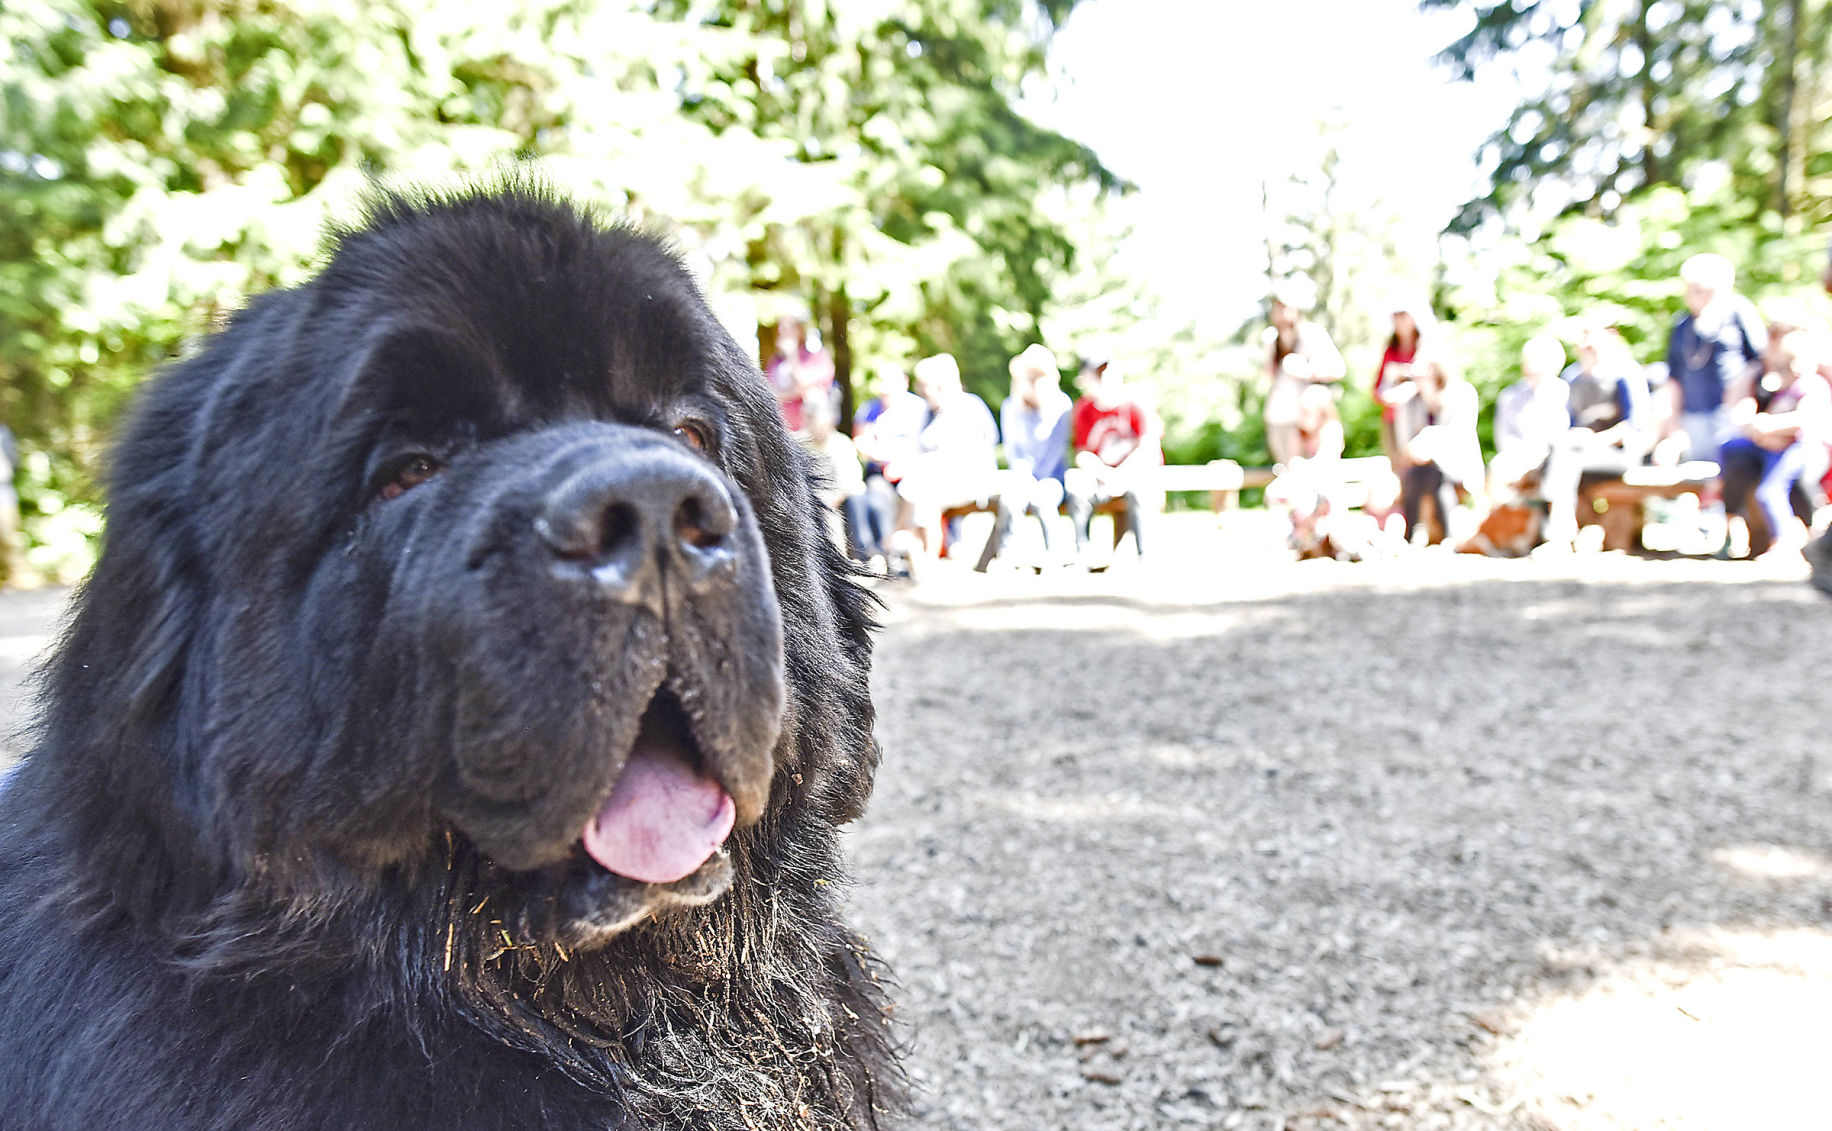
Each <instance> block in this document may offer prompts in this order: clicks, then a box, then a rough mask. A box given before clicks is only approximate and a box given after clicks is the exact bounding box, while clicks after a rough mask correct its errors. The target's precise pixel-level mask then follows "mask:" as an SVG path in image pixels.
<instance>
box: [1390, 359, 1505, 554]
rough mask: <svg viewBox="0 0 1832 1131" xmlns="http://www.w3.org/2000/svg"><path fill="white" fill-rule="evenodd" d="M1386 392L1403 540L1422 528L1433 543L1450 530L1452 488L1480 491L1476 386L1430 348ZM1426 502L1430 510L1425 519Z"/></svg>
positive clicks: (1454, 501) (1453, 510) (1453, 505)
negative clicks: (1390, 407) (1390, 406)
mask: <svg viewBox="0 0 1832 1131" xmlns="http://www.w3.org/2000/svg"><path fill="white" fill-rule="evenodd" d="M1388 395H1389V396H1390V398H1391V399H1392V402H1393V405H1394V408H1395V410H1396V411H1395V417H1394V428H1393V434H1394V446H1395V448H1396V449H1397V458H1396V461H1395V463H1394V471H1395V472H1396V473H1397V474H1398V476H1399V482H1400V512H1401V513H1402V514H1403V515H1404V516H1405V523H1406V539H1407V541H1413V540H1415V539H1416V538H1417V536H1418V534H1419V532H1420V531H1421V530H1423V531H1424V532H1425V538H1426V541H1427V542H1428V543H1430V544H1433V545H1435V544H1437V543H1438V542H1441V541H1443V540H1444V538H1445V537H1446V536H1447V535H1448V534H1449V533H1450V525H1451V516H1452V515H1453V514H1455V513H1456V508H1457V493H1458V491H1459V490H1463V491H1467V492H1469V493H1470V494H1480V492H1481V489H1482V446H1481V443H1480V441H1478V439H1477V438H1476V416H1477V413H1478V411H1479V406H1480V398H1479V397H1478V396H1477V394H1476V387H1475V386H1474V385H1471V384H1470V383H1469V382H1468V381H1466V380H1464V379H1463V377H1462V376H1461V375H1460V374H1458V373H1457V372H1456V371H1455V370H1453V369H1452V368H1451V367H1450V363H1449V361H1448V359H1447V358H1445V357H1444V355H1443V354H1442V353H1441V352H1439V351H1437V350H1435V349H1434V350H1428V351H1424V352H1421V353H1419V354H1418V355H1417V356H1416V357H1415V358H1414V359H1413V361H1412V363H1411V364H1410V365H1409V366H1408V376H1407V377H1406V378H1405V379H1403V380H1401V381H1399V382H1396V383H1395V384H1394V386H1393V387H1392V389H1391V390H1390V391H1389V394H1388ZM1427 505H1429V506H1430V507H1431V508H1432V509H1433V510H1434V511H1435V512H1436V513H1435V515H1433V516H1431V517H1430V518H1429V519H1428V518H1427V515H1426V507H1427Z"/></svg>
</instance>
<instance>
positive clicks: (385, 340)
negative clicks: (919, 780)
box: [47, 188, 873, 947]
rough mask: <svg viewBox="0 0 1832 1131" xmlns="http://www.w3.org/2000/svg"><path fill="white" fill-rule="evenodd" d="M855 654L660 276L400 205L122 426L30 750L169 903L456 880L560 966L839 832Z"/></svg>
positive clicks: (794, 466)
mask: <svg viewBox="0 0 1832 1131" xmlns="http://www.w3.org/2000/svg"><path fill="white" fill-rule="evenodd" d="M866 619H867V618H866V610H865V602H864V599H863V597H862V595H861V594H860V593H859V592H858V591H857V590H856V588H855V587H854V585H853V583H852V582H851V580H850V579H849V577H848V575H847V572H846V568H845V566H844V564H843V563H842V561H841V560H840V559H839V558H838V556H837V555H836V553H835V551H834V549H833V547H832V546H831V545H830V544H829V542H828V541H827V539H826V538H825V536H824V528H823V527H822V525H821V522H820V518H819V514H818V503H817V502H816V501H815V499H814V497H813V495H812V494H811V492H810V490H809V488H808V485H807V480H806V472H805V466H804V463H803V460H802V457H801V455H800V454H799V451H798V449H797V448H796V447H795V445H794V444H793V443H792V442H791V441H790V439H789V438H788V436H787V435H786V433H785V432H784V430H783V427H782V425H781V422H780V419H779V416H778V414H777V411H776V407H775V404H774V401H773V399H772V398H771V397H770V395H769V393H768V391H767V389H766V388H765V386H764V385H763V383H762V381H761V379H760V377H759V375H758V372H757V369H756V366H755V363H754V362H753V361H752V360H751V359H750V358H749V357H747V356H746V355H745V353H744V351H743V350H741V349H740V348H739V347H738V346H737V344H736V343H735V342H734V341H733V340H732V339H731V337H730V336H729V335H728V334H727V333H726V332H725V331H724V330H723V329H721V328H720V326H719V324H718V323H717V321H716V320H715V318H714V317H713V315H712V314H711V312H710V311H709V309H708V308H707V306H706V304H705V302H704V301H703V299H702V298H701V297H700V295H699V293H698V291H697V289H696V288H695V286H694V284H693V282H692V281H691V279H690V278H689V276H688V275H687V274H686V273H685V271H684V270H683V269H682V268H681V266H680V265H679V264H678V263H677V262H676V261H675V260H674V258H673V257H672V256H671V255H670V254H669V253H668V252H667V251H666V250H665V249H663V248H662V247H660V246H658V245H657V244H656V243H655V242H654V241H653V240H651V239H649V238H647V237H644V236H642V235H640V234H638V233H635V232H632V231H630V230H627V229H622V228H616V227H606V226H603V225H601V224H598V223H596V222H595V221H594V220H593V219H592V218H591V217H589V216H587V215H585V214H583V213H581V212H579V211H577V210H576V209H574V208H572V207H569V206H566V205H563V204H559V203H556V202H554V201H553V200H552V199H550V198H549V197H547V196H546V195H545V194H543V193H541V192H539V191H535V190H529V189H525V188H513V189H510V190H508V191H502V192H494V193H483V194H476V195H467V196H462V197H458V198H454V199H448V200H438V201H410V200H404V199H400V198H390V199H387V200H384V201H382V202H380V203H379V204H377V205H376V206H374V208H373V209H372V215H371V218H370V221H369V223H368V224H367V225H366V226H364V227H363V228H361V229H359V230H354V231H351V232H348V233H345V234H343V235H342V236H340V237H339V239H338V240H337V242H336V244H335V246H334V249H333V252H332V255H331V258H330V261H329V263H328V265H327V266H326V267H325V268H324V270H323V271H322V272H321V273H320V274H319V275H318V276H317V277H316V278H315V279H314V280H312V281H311V282H309V283H307V284H305V285H303V286H301V287H298V288H296V289H293V290H289V291H282V292H276V293H273V294H270V295H268V296H265V297H264V298H262V299H259V300H257V301H256V302H255V303H254V304H253V305H251V307H250V308H249V309H248V310H247V311H245V312H244V313H243V314H241V315H240V316H238V317H237V318H236V319H235V320H234V322H233V323H232V324H231V325H230V326H229V327H228V328H227V329H226V330H225V331H223V332H222V333H220V334H218V335H216V336H215V337H214V338H213V339H212V340H211V341H210V342H209V344H208V345H207V346H206V347H205V348H204V349H203V350H202V351H201V352H200V353H198V354H197V355H196V356H195V357H193V358H191V359H190V360H188V361H185V362H183V363H181V364H180V365H177V366H175V367H173V368H172V369H171V370H169V371H168V372H166V373H165V374H163V375H162V376H161V377H159V378H158V379H157V380H156V381H155V382H154V383H153V385H152V387H151V388H150V389H149V390H148V391H147V393H146V395H145V396H144V398H143V400H142V403H141V405H140V407H139V409H138V411H137V413H136V415H135V417H134V419H133V421H132V424H131V426H130V429H129V431H128V433H127V434H126V436H125V438H124V440H123V442H122V443H121V444H120V445H119V446H118V448H117V454H116V461H115V466H114V468H113V474H112V480H111V495H110V511H109V527H108V531H107V534H106V536H105V544H104V550H103V553H102V556H101V559H100V561H99V564H98V566H97V569H96V572H95V575H94V577H93V579H92V581H91V582H90V584H89V586H88V587H87V591H86V593H85V595H84V597H83V600H82V603H81V606H80V611H79V613H78V616H77V619H76V621H75V623H74V625H73V628H72V631H71V634H70V638H69V640H68V641H67V643H66V647H65V649H64V651H63V653H62V655H61V657H60V660H59V663H58V665H57V668H56V671H55V673H54V676H53V681H52V688H51V690H52V700H51V709H50V717H49V721H50V730H49V737H50V739H51V741H49V742H48V743H47V749H50V750H57V749H62V750H66V751H70V752H71V753H70V754H69V758H70V760H71V765H72V767H73V770H74V772H76V773H77V774H78V775H79V776H81V777H82V778H83V780H82V782H81V783H80V785H81V787H82V788H85V789H86V790H88V796H90V797H92V798H94V802H93V804H88V805H86V806H85V807H84V809H83V811H82V812H81V813H80V814H78V815H77V817H76V819H78V820H83V821H87V822H88V823H89V824H91V825H95V826H105V825H108V824H113V825H115V826H116V827H115V828H114V829H112V830H110V829H108V828H102V827H99V828H95V829H92V830H90V831H91V833H92V834H95V835H91V836H90V837H88V838H87V839H85V840H84V841H83V843H90V844H115V845H118V846H119V848H120V852H121V853H122V854H123V856H126V855H129V854H134V853H140V854H144V853H148V852H152V853H154V854H156V855H157V856H159V857H160V858H161V859H162V860H163V861H164V862H165V864H166V865H167V869H166V871H167V874H166V875H165V876H164V880H165V881H166V883H167V885H168V888H169V891H170V892H171V893H175V894H171V895H170V896H169V898H174V899H179V900H180V901H182V899H183V896H184V892H185V891H186V890H187V887H194V888H195V889H196V890H195V893H194V894H195V895H196V896H197V898H198V899H200V900H206V901H207V900H208V899H213V898H218V897H219V894H220V891H221V889H222V888H223V886H224V885H225V884H228V885H234V884H242V883H249V882H255V883H259V884H261V885H263V886H265V887H266V888H268V889H271V890H273V891H276V892H281V893H286V892H305V893H308V894H309V893H311V892H313V891H317V890H322V889H325V888H327V887H340V888H343V889H351V888H355V889H361V888H362V887H364V885H373V884H378V883H381V882H383V881H382V880H381V879H380V877H384V876H386V875H387V874H388V873H389V872H390V870H391V869H392V870H397V871H398V870H401V869H411V868H413V867H415V866H417V864H418V863H419V862H422V861H424V860H425V859H427V858H429V857H434V856H442V857H444V858H446V859H447V861H448V862H449V861H450V860H451V859H453V858H456V857H459V856H464V857H467V858H474V859H475V861H476V864H475V866H476V867H477V868H479V869H481V870H482V871H483V872H485V873H487V874H488V876H489V877H491V878H490V879H488V881H487V882H486V883H485V885H484V887H485V890H487V891H488V892H490V893H492V894H493V895H494V896H495V897H496V898H497V899H498V901H499V903H507V904H512V906H498V907H496V908H494V909H493V914H494V915H495V916H500V917H502V918H503V920H504V921H505V922H506V923H507V924H508V927H509V928H510V929H512V930H514V931H517V932H519V933H522V934H524V935H527V934H530V933H532V934H533V935H534V936H536V937H542V938H549V939H552V940H553V941H556V942H559V943H561V944H563V945H564V946H570V947H588V946H592V945H596V944H600V943H602V942H603V941H605V940H606V939H608V938H610V937H612V936H613V935H615V934H616V933H617V932H619V931H620V930H622V929H624V928H625V927H627V926H628V925H629V924H630V923H632V922H635V921H637V920H639V919H642V918H644V917H646V916H648V915H650V914H651V913H653V912H656V911H657V910H660V909H663V908H666V907H669V906H675V905H692V904H697V903H704V902H706V901H709V900H713V899H716V898H717V897H718V896H719V895H720V894H721V893H722V892H724V891H725V890H726V889H727V888H728V886H729V885H730V884H731V883H732V880H733V876H734V870H735V869H737V870H740V871H741V870H742V869H743V868H744V867H745V866H746V860H747V858H749V857H754V856H757V855H759V854H768V853H770V852H774V851H776V846H774V845H773V844H771V843H770V838H771V837H772V836H774V835H776V833H777V832H778V831H779V829H780V827H781V826H782V825H783V823H784V822H785V821H791V820H803V821H806V820H816V821H824V822H826V823H827V824H829V825H831V824H832V823H836V822H839V821H843V820H846V819H849V818H850V817H851V816H852V815H854V814H855V813H856V812H857V809H858V807H859V806H860V805H861V804H862V803H863V800H864V796H865V793H866V791H867V789H868V783H869V775H870V771H871V766H872V761H873V754H872V748H871V742H870V737H869V726H870V706H869V701H868V699H867V698H866V687H865V680H866V667H867V662H868V653H867V650H868V644H867V640H866V627H867V626H866ZM98 705H100V706H99V707H98ZM79 708H80V713H81V714H82V715H83V716H84V717H77V716H78V713H79V711H78V709H79ZM129 832H134V833H137V834H138V835H127V834H128V833H129ZM101 863H102V866H103V867H125V866H126V865H127V863H128V862H127V861H126V860H124V859H117V860H111V861H103V862H101ZM146 898H148V899H152V898H155V897H153V896H150V895H149V896H147V897H146ZM158 898H167V896H160V897H158ZM154 910H157V908H155V909H154Z"/></svg>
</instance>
